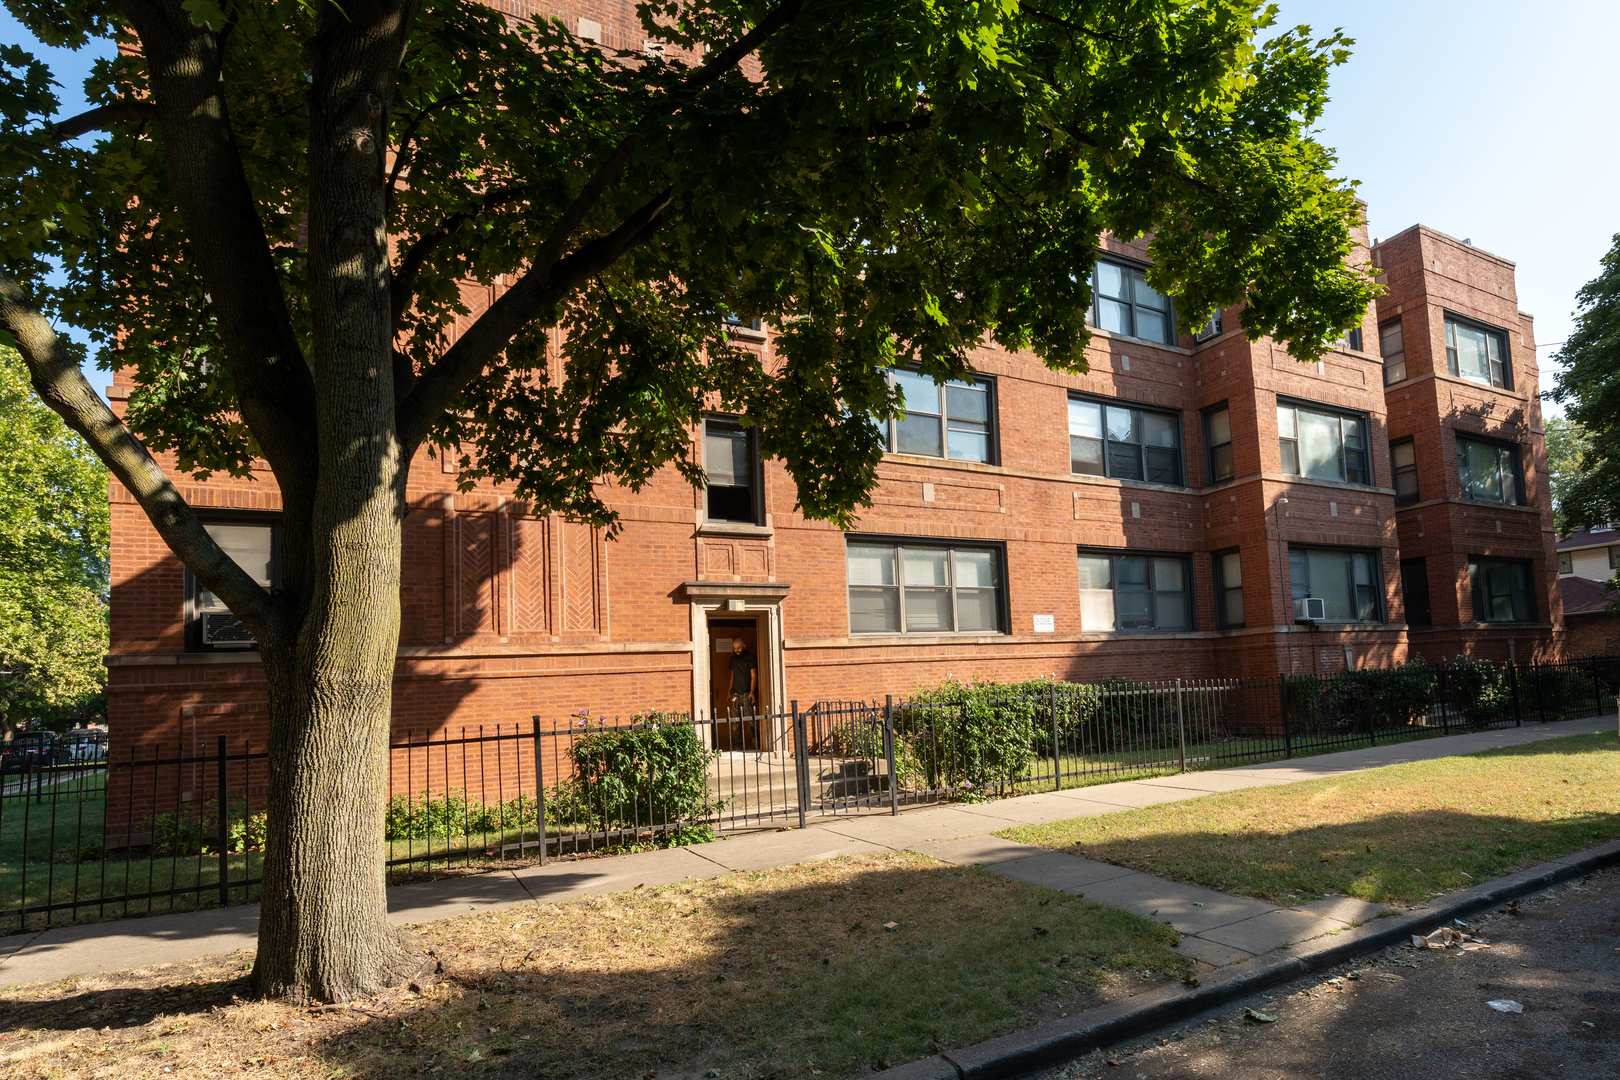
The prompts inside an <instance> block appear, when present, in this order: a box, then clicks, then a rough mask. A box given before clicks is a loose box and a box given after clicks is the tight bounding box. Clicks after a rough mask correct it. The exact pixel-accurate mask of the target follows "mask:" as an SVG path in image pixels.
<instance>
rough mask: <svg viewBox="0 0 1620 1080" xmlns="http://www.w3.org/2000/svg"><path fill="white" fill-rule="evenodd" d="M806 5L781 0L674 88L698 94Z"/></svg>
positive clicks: (686, 92) (799, 0)
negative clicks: (751, 26) (750, 27)
mask: <svg viewBox="0 0 1620 1080" xmlns="http://www.w3.org/2000/svg"><path fill="white" fill-rule="evenodd" d="M803 7H804V0H782V3H780V4H778V5H777V6H776V8H775V10H773V11H772V12H771V13H770V14H769V15H767V16H765V17H764V18H763V19H761V20H760V21H759V22H758V23H756V24H755V25H754V28H753V29H752V30H750V31H748V33H746V34H744V35H743V36H742V37H740V38H738V39H737V40H736V41H733V42H732V43H731V44H730V45H727V46H726V47H725V48H724V49H721V50H720V51H719V52H717V53H715V54H714V56H713V57H712V58H711V59H710V60H709V62H708V63H706V64H704V65H703V66H702V67H700V68H698V69H697V70H696V71H694V72H693V73H692V74H691V75H689V76H687V77H686V79H685V81H683V82H682V83H681V85H680V86H678V87H676V88H675V92H676V93H677V94H681V95H691V94H695V93H696V92H697V91H699V90H701V89H702V88H703V87H705V86H707V85H708V84H709V83H711V82H713V81H714V80H716V79H718V78H719V77H720V76H722V75H724V74H725V73H726V71H727V70H728V69H729V68H732V67H734V66H736V65H737V64H738V63H740V62H741V61H742V58H743V57H745V56H747V55H748V54H749V53H751V52H753V51H754V50H755V49H757V48H759V47H760V45H761V44H763V43H764V42H765V40H766V39H767V38H769V37H770V36H771V35H772V34H774V33H776V32H777V31H778V30H780V29H782V27H784V26H786V25H788V24H789V23H791V22H792V21H793V20H794V19H797V18H798V17H799V11H800V9H802V8H803Z"/></svg>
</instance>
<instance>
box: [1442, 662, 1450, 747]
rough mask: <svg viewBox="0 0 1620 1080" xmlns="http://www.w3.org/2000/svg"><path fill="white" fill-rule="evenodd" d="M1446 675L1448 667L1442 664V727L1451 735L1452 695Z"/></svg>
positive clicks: (1445, 732)
mask: <svg viewBox="0 0 1620 1080" xmlns="http://www.w3.org/2000/svg"><path fill="white" fill-rule="evenodd" d="M1446 675H1447V669H1446V668H1445V667H1444V666H1442V667H1441V668H1440V729H1441V731H1442V732H1443V733H1444V734H1446V735H1450V734H1451V695H1450V694H1449V693H1447V690H1448V689H1449V687H1448V686H1447V685H1446V681H1447V680H1446Z"/></svg>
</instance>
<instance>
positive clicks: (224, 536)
mask: <svg viewBox="0 0 1620 1080" xmlns="http://www.w3.org/2000/svg"><path fill="white" fill-rule="evenodd" d="M203 528H204V529H206V530H207V531H208V535H209V536H211V537H213V538H214V543H216V544H218V545H219V546H220V548H221V549H222V550H223V551H224V552H225V554H227V555H229V556H230V557H231V561H232V562H234V563H236V565H237V566H240V567H241V568H242V570H243V571H244V572H246V574H247V575H248V577H250V578H252V579H253V580H254V581H256V582H257V583H258V584H259V585H261V586H263V587H264V588H265V589H266V590H267V591H269V590H274V589H275V588H277V587H278V585H279V578H280V561H281V560H280V556H281V551H280V547H281V536H280V531H281V530H280V526H279V525H277V524H275V523H273V522H268V521H262V520H260V521H207V522H204V523H203ZM186 589H187V592H188V593H189V595H190V601H191V611H190V618H189V619H188V620H187V622H188V626H187V645H188V647H189V648H191V649H193V650H196V649H247V648H252V647H253V646H254V645H255V644H257V642H255V640H254V638H253V631H251V630H249V629H248V628H247V627H246V626H245V625H244V624H243V623H242V620H240V619H238V618H237V617H236V616H235V615H233V614H232V613H231V610H230V609H229V608H227V607H226V606H225V603H224V601H222V600H220V599H219V597H217V596H215V595H214V594H213V593H211V592H209V591H208V590H207V589H206V588H204V587H203V585H202V583H201V582H199V581H198V580H197V579H196V578H194V577H192V576H191V571H190V570H187V571H186Z"/></svg>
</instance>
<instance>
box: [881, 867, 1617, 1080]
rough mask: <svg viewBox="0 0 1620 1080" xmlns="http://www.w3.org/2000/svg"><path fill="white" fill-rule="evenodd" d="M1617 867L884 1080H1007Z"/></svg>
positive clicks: (1376, 932) (1019, 1034)
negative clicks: (1414, 935)
mask: <svg viewBox="0 0 1620 1080" xmlns="http://www.w3.org/2000/svg"><path fill="white" fill-rule="evenodd" d="M1617 863H1620V840H1616V841H1612V842H1610V843H1607V844H1602V845H1599V846H1598V847H1595V848H1589V849H1588V850H1586V851H1581V852H1576V853H1575V854H1573V855H1566V856H1564V857H1563V858H1561V859H1553V860H1551V861H1549V862H1544V863H1541V864H1540V865H1538V866H1533V867H1531V868H1530V869H1528V870H1521V871H1520V872H1519V873H1517V874H1509V875H1508V876H1507V877H1502V878H1497V879H1496V880H1495V881H1488V882H1485V883H1484V884H1482V885H1475V886H1474V887H1473V888H1470V889H1463V890H1461V891H1460V892H1454V893H1448V894H1447V895H1445V896H1441V897H1437V898H1435V899H1434V900H1431V901H1429V902H1428V903H1427V904H1424V905H1422V906H1421V907H1415V908H1412V909H1411V910H1410V911H1407V912H1405V913H1404V914H1402V915H1399V916H1393V917H1390V918H1384V919H1375V920H1374V921H1372V922H1370V923H1365V924H1363V925H1361V926H1358V927H1355V928H1354V929H1350V930H1344V931H1341V932H1340V933H1337V934H1325V935H1323V936H1322V937H1319V938H1314V939H1312V940H1310V941H1306V942H1301V943H1300V944H1298V945H1295V946H1293V947H1291V948H1288V949H1277V950H1274V951H1272V952H1270V953H1267V954H1265V955H1264V956H1257V957H1255V958H1254V959H1253V960H1245V961H1243V962H1242V963H1239V964H1232V965H1230V966H1228V967H1223V968H1220V969H1218V970H1216V971H1212V972H1210V973H1208V974H1207V975H1202V976H1200V977H1199V984H1198V986H1197V987H1184V986H1167V987H1161V988H1160V989H1158V990H1152V991H1149V992H1148V993H1145V994H1139V995H1137V996H1136V997H1132V998H1126V999H1125V1000H1123V1001H1116V1002H1114V1003H1113V1004H1111V1005H1104V1006H1102V1007H1101V1008H1097V1009H1090V1010H1088V1011H1086V1012H1083V1013H1079V1014H1077V1015H1075V1016H1071V1017H1068V1018H1067V1019H1063V1020H1051V1021H1048V1022H1047V1023H1044V1024H1040V1025H1037V1026H1036V1027H1032V1028H1028V1029H1026V1030H1024V1031H1015V1032H1013V1033H1012V1034H1011V1035H1003V1036H1002V1037H1001V1038H999V1039H991V1040H989V1041H988V1042H982V1043H975V1044H974V1045H972V1046H967V1047H963V1048H962V1049H960V1050H953V1051H951V1052H950V1053H948V1054H940V1055H936V1056H934V1057H929V1058H923V1059H922V1060H920V1061H913V1062H910V1063H908V1064H905V1065H900V1066H897V1067H895V1068H893V1069H889V1070H887V1071H886V1072H885V1073H884V1076H885V1077H892V1078H894V1080H1010V1078H1014V1077H1018V1076H1022V1075H1024V1074H1026V1073H1029V1072H1032V1071H1034V1070H1036V1069H1040V1068H1044V1067H1047V1066H1052V1065H1057V1064H1060V1063H1062V1062H1064V1061H1067V1060H1069V1059H1070V1058H1075V1057H1079V1056H1080V1055H1081V1054H1087V1053H1090V1052H1091V1051H1092V1050H1095V1049H1097V1048H1098V1047H1102V1046H1109V1045H1112V1044H1114V1043H1117V1042H1123V1041H1125V1040H1128V1039H1133V1038H1136V1037H1138V1036H1140V1035H1143V1034H1146V1033H1147V1032H1149V1031H1153V1030H1155V1029H1157V1028H1160V1027H1163V1026H1165V1025H1167V1024H1173V1023H1178V1022H1180V1021H1182V1020H1186V1019H1190V1018H1192V1017H1194V1016H1197V1015H1198V1014H1199V1013H1202V1012H1206V1011H1207V1010H1209V1009H1213V1008H1216V1007H1218V1006H1220V1005H1224V1004H1225V1003H1227V1002H1228V1001H1232V1000H1234V999H1236V998H1241V997H1246V996H1248V995H1250V994H1254V993H1257V992H1259V991H1261V990H1268V989H1270V988H1271V987H1273V986H1279V985H1281V984H1283V983H1286V982H1291V981H1293V980H1294V979H1297V978H1299V977H1300V976H1302V975H1308V974H1310V973H1311V972H1313V971H1321V970H1324V969H1326V968H1331V967H1333V966H1335V965H1337V964H1342V963H1344V962H1345V961H1346V960H1350V959H1353V958H1355V957H1357V956H1364V955H1366V954H1368V953H1373V952H1377V951H1379V950H1380V949H1385V948H1388V947H1389V946H1391V945H1395V944H1398V943H1400V942H1403V941H1406V940H1407V939H1408V938H1410V937H1411V935H1412V934H1414V933H1417V934H1427V933H1428V932H1429V931H1431V930H1433V929H1434V928H1435V927H1436V926H1437V925H1439V924H1440V923H1442V922H1445V921H1446V920H1449V919H1454V918H1461V917H1462V916H1465V915H1471V914H1474V913H1475V912H1479V911H1484V910H1486V909H1488V908H1492V907H1495V906H1497V905H1498V904H1504V903H1506V902H1508V901H1509V900H1516V899H1518V898H1519V897H1522V896H1529V895H1531V894H1532V893H1537V892H1541V891H1542V890H1543V889H1546V888H1548V887H1549V886H1552V885H1556V884H1558V883H1559V882H1561V881H1567V880H1569V879H1570V878H1576V877H1582V876H1584V875H1586V874H1590V873H1592V872H1594V871H1597V870H1602V869H1605V868H1607V867H1610V866H1613V865H1616V864H1617Z"/></svg>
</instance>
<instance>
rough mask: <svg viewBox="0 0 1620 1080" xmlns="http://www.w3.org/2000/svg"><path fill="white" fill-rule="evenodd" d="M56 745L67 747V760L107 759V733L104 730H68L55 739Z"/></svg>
mask: <svg viewBox="0 0 1620 1080" xmlns="http://www.w3.org/2000/svg"><path fill="white" fill-rule="evenodd" d="M56 745H57V746H59V747H65V748H66V749H67V760H68V761H72V762H82V761H106V760H107V733H106V732H105V731H70V732H68V733H67V734H66V735H63V736H62V737H61V738H59V739H57V740H56Z"/></svg>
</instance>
